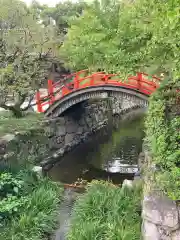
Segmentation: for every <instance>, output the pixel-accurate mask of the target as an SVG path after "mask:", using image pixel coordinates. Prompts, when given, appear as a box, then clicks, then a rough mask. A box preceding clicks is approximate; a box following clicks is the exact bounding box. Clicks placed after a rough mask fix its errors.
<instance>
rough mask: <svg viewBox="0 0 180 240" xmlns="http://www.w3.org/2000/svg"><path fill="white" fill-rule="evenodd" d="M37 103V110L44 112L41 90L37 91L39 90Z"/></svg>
mask: <svg viewBox="0 0 180 240" xmlns="http://www.w3.org/2000/svg"><path fill="white" fill-rule="evenodd" d="M36 104H37V111H38V112H39V113H42V112H43V109H42V103H41V96H40V91H37V92H36Z"/></svg>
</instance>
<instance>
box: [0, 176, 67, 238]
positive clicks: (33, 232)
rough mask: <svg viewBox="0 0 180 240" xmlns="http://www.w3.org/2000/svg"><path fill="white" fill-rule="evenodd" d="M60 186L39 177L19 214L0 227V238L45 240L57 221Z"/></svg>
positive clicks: (60, 193)
mask: <svg viewBox="0 0 180 240" xmlns="http://www.w3.org/2000/svg"><path fill="white" fill-rule="evenodd" d="M61 195H62V188H60V186H58V185H57V184H56V183H53V182H51V181H50V180H48V179H41V180H40V181H39V183H38V185H37V186H36V188H35V189H34V191H33V192H32V193H31V194H29V196H27V197H28V202H27V204H26V206H25V207H24V209H23V211H22V212H21V213H20V215H19V216H17V217H14V218H12V219H11V220H10V221H9V222H7V223H6V225H5V226H3V227H2V228H0V232H1V235H0V240H41V239H43V240H45V239H48V234H49V233H51V232H52V231H53V229H54V228H55V227H56V223H57V215H58V214H57V209H58V207H59V203H60V199H61Z"/></svg>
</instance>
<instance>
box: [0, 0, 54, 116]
mask: <svg viewBox="0 0 180 240" xmlns="http://www.w3.org/2000/svg"><path fill="white" fill-rule="evenodd" d="M0 1H1V4H2V3H3V2H4V3H5V4H4V5H2V6H4V8H2V9H1V10H0V11H1V23H6V24H5V27H4V28H1V31H0V62H1V65H0V96H1V97H0V107H3V108H5V109H8V110H11V111H12V112H13V114H14V115H15V116H16V117H22V115H23V110H26V109H27V108H28V107H29V106H30V104H31V101H32V100H33V98H34V93H35V91H36V90H37V89H39V88H40V87H41V86H42V84H44V81H45V79H46V78H47V76H48V73H49V68H50V66H51V62H52V57H51V53H52V48H51V45H52V44H51V41H50V40H51V39H50V37H49V32H48V29H45V28H43V27H42V26H41V25H40V24H38V23H37V22H36V20H35V19H34V18H33V16H32V15H31V13H29V10H28V9H27V7H26V6H25V5H24V4H23V3H22V2H21V1H18V0H16V1H12V0H8V1H7V0H0ZM14 4H15V5H14ZM17 4H18V6H19V7H18V8H16V5H17ZM8 9H10V12H9V10H8ZM11 11H12V12H11ZM14 16H15V17H14ZM7 25H8V26H9V27H8V28H7ZM10 98H11V101H12V105H9V104H8V102H9V100H10ZM26 100H28V101H29V104H28V106H27V108H25V109H22V108H21V105H22V104H23V103H24V102H25V101H26Z"/></svg>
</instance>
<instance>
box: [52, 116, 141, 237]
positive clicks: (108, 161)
mask: <svg viewBox="0 0 180 240" xmlns="http://www.w3.org/2000/svg"><path fill="white" fill-rule="evenodd" d="M143 122H144V121H143V115H142V114H141V115H139V116H136V117H135V118H133V119H131V120H128V121H127V120H124V121H122V122H120V124H119V127H118V128H116V129H114V130H113V131H109V130H107V129H103V130H101V131H100V132H99V133H97V134H95V135H93V136H92V137H91V138H90V139H89V140H88V142H86V143H84V144H82V145H80V146H78V147H77V148H76V149H74V150H73V151H72V152H70V153H68V154H67V155H65V156H64V157H63V158H62V159H60V161H59V162H58V163H57V164H55V165H54V166H53V168H52V169H50V170H49V172H48V175H49V177H50V178H51V179H52V180H53V181H56V182H61V183H65V184H73V183H75V182H76V181H81V179H83V180H85V181H87V182H90V181H92V180H94V179H96V180H108V181H112V182H113V183H114V184H121V183H122V182H123V181H124V180H125V179H129V180H133V178H134V173H135V172H137V171H138V166H137V161H138V155H139V153H140V152H141V150H142V140H143V137H144V132H143V129H144V127H143ZM78 194H79V193H77V191H76V190H75V189H73V188H67V189H66V190H65V191H64V200H63V202H62V204H61V206H60V212H59V226H60V227H59V229H58V230H57V231H56V233H55V235H54V236H53V237H52V240H64V239H66V234H67V232H68V229H69V227H70V216H71V210H72V208H73V204H74V201H75V198H76V196H77V195H78Z"/></svg>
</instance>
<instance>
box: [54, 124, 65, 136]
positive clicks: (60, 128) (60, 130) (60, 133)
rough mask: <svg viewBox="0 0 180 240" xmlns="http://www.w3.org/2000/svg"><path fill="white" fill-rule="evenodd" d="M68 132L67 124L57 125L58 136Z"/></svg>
mask: <svg viewBox="0 0 180 240" xmlns="http://www.w3.org/2000/svg"><path fill="white" fill-rule="evenodd" d="M65 134H66V127H65V125H62V126H58V127H57V132H56V135H57V136H63V135H65Z"/></svg>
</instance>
